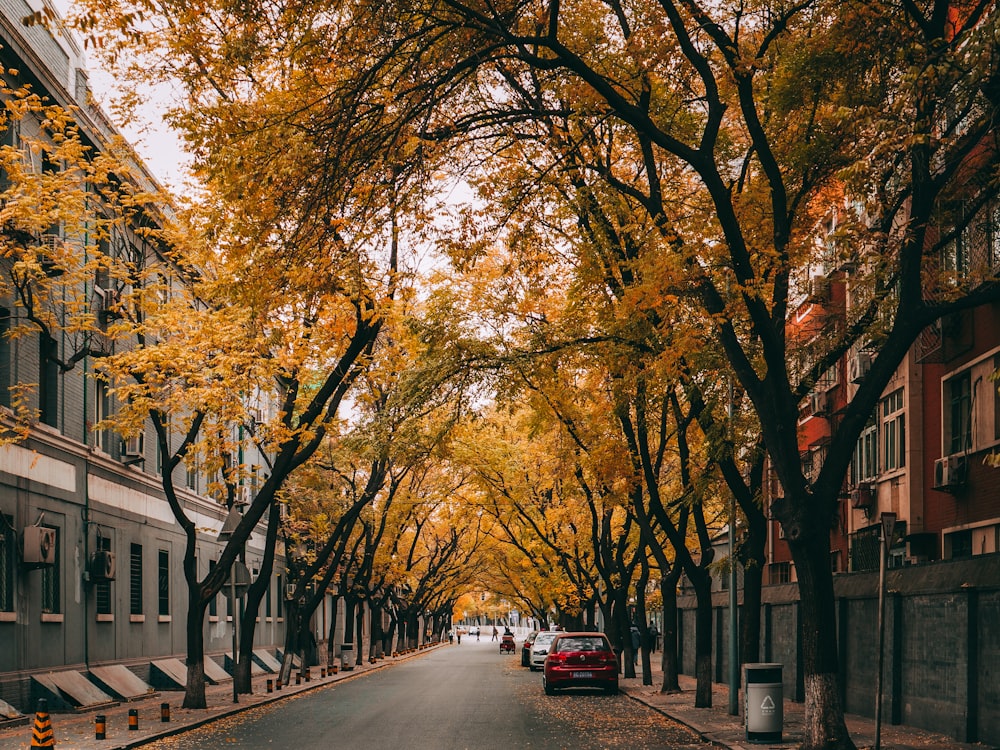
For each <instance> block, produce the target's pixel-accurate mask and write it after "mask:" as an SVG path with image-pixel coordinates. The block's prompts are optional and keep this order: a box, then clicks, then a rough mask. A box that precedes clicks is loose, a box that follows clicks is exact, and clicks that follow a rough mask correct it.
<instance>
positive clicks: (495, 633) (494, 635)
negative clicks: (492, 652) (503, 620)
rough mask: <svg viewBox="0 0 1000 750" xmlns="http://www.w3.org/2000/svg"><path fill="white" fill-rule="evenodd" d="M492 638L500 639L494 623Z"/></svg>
mask: <svg viewBox="0 0 1000 750" xmlns="http://www.w3.org/2000/svg"><path fill="white" fill-rule="evenodd" d="M493 640H494V641H497V640H500V634H499V633H498V632H497V626H496V625H494V626H493Z"/></svg>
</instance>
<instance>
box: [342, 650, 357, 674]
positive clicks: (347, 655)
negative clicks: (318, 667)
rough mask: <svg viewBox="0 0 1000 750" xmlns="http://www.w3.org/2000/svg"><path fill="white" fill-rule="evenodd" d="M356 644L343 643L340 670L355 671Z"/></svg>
mask: <svg viewBox="0 0 1000 750" xmlns="http://www.w3.org/2000/svg"><path fill="white" fill-rule="evenodd" d="M353 661H354V644H353V643H342V644H341V645H340V668H341V669H342V670H344V671H345V672H350V671H351V670H352V669H354V663H353Z"/></svg>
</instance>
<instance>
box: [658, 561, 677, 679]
mask: <svg viewBox="0 0 1000 750" xmlns="http://www.w3.org/2000/svg"><path fill="white" fill-rule="evenodd" d="M680 576H681V568H680V566H677V565H675V566H674V567H673V568H671V569H670V572H669V573H668V574H667V575H665V576H663V577H661V578H660V595H661V596H662V597H663V633H662V636H663V657H662V665H663V684H662V685H661V686H660V692H661V693H679V692H680V691H681V684H680V681H679V678H678V675H679V673H680V663H679V660H678V658H677V653H678V651H677V646H678V644H677V581H678V580H679V579H680Z"/></svg>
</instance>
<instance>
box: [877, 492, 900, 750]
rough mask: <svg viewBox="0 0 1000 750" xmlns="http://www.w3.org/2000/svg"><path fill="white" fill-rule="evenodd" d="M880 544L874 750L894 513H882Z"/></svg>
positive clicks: (879, 728) (879, 717)
mask: <svg viewBox="0 0 1000 750" xmlns="http://www.w3.org/2000/svg"><path fill="white" fill-rule="evenodd" d="M881 520H882V543H881V544H880V545H879V565H878V671H877V672H876V674H875V750H881V748H882V666H883V664H884V662H885V654H884V653H883V652H884V651H885V569H886V564H887V562H888V556H889V545H891V544H892V531H893V528H894V527H895V525H896V514H895V513H888V512H886V513H883V514H882V516H881Z"/></svg>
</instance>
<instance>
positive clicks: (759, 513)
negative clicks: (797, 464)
mask: <svg viewBox="0 0 1000 750" xmlns="http://www.w3.org/2000/svg"><path fill="white" fill-rule="evenodd" d="M759 488H760V483H759V482H754V483H753V486H752V488H751V489H752V490H753V491H754V492H755V496H756V492H757V491H759ZM741 507H742V506H741ZM742 509H743V515H744V517H745V519H746V524H747V531H746V534H744V535H743V538H742V539H741V540H740V545H739V549H738V552H737V557H738V558H739V561H740V564H741V565H742V566H743V607H742V609H741V610H740V611H741V614H742V617H741V618H740V662H741V663H742V664H754V663H756V662H760V661H763V656H762V654H761V652H760V610H761V593H762V590H763V585H764V566H765V565H767V552H766V545H767V516H766V515H765V514H764V511H763V510H761V508H760V507H759V506H758V505H756V504H754V505H753V506H752V507H750V508H747V507H743V508H742Z"/></svg>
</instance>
